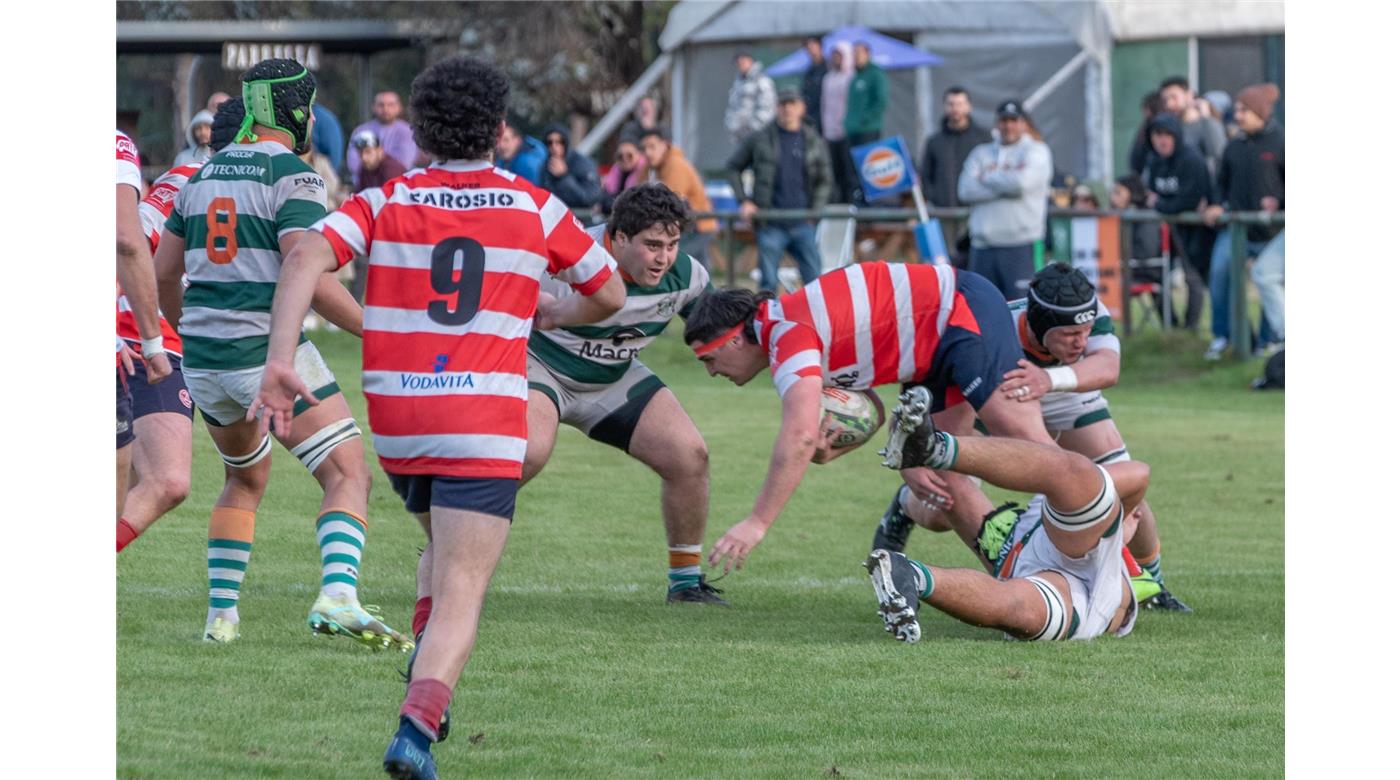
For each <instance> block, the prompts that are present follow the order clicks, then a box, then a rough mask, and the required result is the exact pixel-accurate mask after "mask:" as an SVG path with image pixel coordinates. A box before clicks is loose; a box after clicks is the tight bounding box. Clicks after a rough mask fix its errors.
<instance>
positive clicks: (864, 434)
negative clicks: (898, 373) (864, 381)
mask: <svg viewBox="0 0 1400 780" xmlns="http://www.w3.org/2000/svg"><path fill="white" fill-rule="evenodd" d="M884 421H885V410H884V409H883V408H881V405H880V400H879V398H877V397H875V394H874V393H870V392H868V391H861V390H842V389H841V388H839V387H824V388H822V428H823V429H824V430H827V431H833V430H834V431H836V437H835V439H834V440H833V446H834V447H836V448H837V449H843V448H846V447H858V446H860V445H862V444H864V443H866V442H867V441H870V437H872V436H874V435H875V432H876V431H878V430H879V429H880V425H881V424H882V423H883V422H884Z"/></svg>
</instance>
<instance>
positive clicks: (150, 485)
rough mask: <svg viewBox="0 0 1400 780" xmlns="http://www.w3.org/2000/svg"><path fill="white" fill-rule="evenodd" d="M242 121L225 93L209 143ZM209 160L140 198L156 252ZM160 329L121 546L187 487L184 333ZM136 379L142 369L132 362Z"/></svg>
mask: <svg viewBox="0 0 1400 780" xmlns="http://www.w3.org/2000/svg"><path fill="white" fill-rule="evenodd" d="M242 121H243V101H242V99H235V100H228V101H225V102H224V105H222V106H220V107H219V113H218V115H217V116H215V118H214V125H213V128H212V132H211V134H210V141H209V145H210V147H211V148H212V149H213V150H214V151H215V152H217V151H219V150H221V149H223V148H224V147H225V146H228V145H229V144H230V143H232V142H233V136H234V133H236V132H237V130H238V125H239V123H241V122H242ZM203 164H204V162H203V161H200V162H194V163H189V164H186V165H179V166H176V167H174V168H171V169H170V170H168V171H166V172H165V173H163V174H161V175H160V177H158V178H157V179H156V180H155V181H154V182H152V183H151V187H150V189H149V190H147V192H146V197H144V198H142V199H141V203H140V206H139V209H140V216H141V230H142V232H143V233H144V234H145V236H146V241H147V243H148V244H149V245H150V248H151V255H152V256H153V257H154V256H155V253H156V248H157V247H158V246H159V245H160V236H161V230H162V228H164V227H165V220H166V219H168V218H169V217H170V212H171V210H172V209H173V208H174V206H175V196H176V195H177V194H178V193H179V192H180V189H181V188H182V187H184V186H185V184H186V183H187V182H188V181H189V180H190V176H192V175H193V174H194V173H195V172H197V171H198V170H199V169H200V167H201V166H202V165H203ZM118 292H119V297H118V298H117V336H119V337H121V338H122V339H124V340H125V341H126V344H127V346H128V347H130V348H131V349H132V350H134V351H136V352H137V353H138V354H139V353H140V349H141V343H140V340H141V336H140V333H139V332H138V330H137V328H136V318H135V316H134V315H133V314H132V312H131V304H130V302H129V300H128V299H127V297H126V296H125V295H120V290H119V291H118ZM160 333H161V338H162V339H163V340H164V346H165V351H166V354H167V356H168V357H169V359H170V367H171V375H170V377H169V378H168V379H167V380H166V381H164V382H161V383H160V384H158V385H147V384H144V383H143V382H140V381H138V382H136V383H134V384H132V385H131V403H132V415H133V417H134V420H133V423H132V425H133V430H134V431H135V433H136V448H135V449H134V450H133V451H132V456H131V466H132V468H133V469H134V470H135V472H136V485H135V486H134V487H132V488H131V490H130V491H129V492H128V494H127V496H126V511H125V512H124V513H123V516H122V517H121V518H120V519H119V520H118V521H117V552H121V551H122V550H123V549H125V548H126V546H127V545H129V544H131V543H132V542H134V541H135V540H136V538H137V537H139V536H140V535H141V534H143V533H145V531H146V529H148V528H150V527H151V525H152V524H154V523H155V521H156V520H157V519H159V518H160V517H161V516H162V515H164V514H165V513H166V512H169V511H170V510H172V509H174V508H175V507H177V506H179V505H180V503H181V502H182V501H184V500H185V497H186V496H188V495H189V491H190V464H191V447H190V442H191V438H192V434H193V421H194V401H193V400H192V399H191V398H190V393H189V390H188V389H187V388H186V387H185V377H184V372H183V371H182V370H181V366H180V359H181V351H182V349H183V348H182V347H181V345H180V335H179V334H178V333H176V332H175V328H173V327H171V325H170V323H169V322H167V321H166V319H165V316H164V315H161V317H160ZM135 369H136V371H137V379H140V378H141V376H140V375H141V373H142V371H143V369H142V367H141V366H140V365H137V366H135Z"/></svg>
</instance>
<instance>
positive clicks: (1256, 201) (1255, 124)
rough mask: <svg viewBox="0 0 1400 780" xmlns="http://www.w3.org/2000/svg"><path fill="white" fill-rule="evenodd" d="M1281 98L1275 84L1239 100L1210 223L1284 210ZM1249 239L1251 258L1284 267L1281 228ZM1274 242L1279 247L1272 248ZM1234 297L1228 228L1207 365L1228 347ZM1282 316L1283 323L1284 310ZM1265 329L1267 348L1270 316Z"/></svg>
mask: <svg viewBox="0 0 1400 780" xmlns="http://www.w3.org/2000/svg"><path fill="white" fill-rule="evenodd" d="M1278 97H1279V91H1278V87H1276V86H1274V85H1273V84H1254V85H1252V86H1248V87H1245V88H1244V89H1242V90H1240V92H1239V94H1238V95H1236V96H1235V122H1236V123H1238V124H1239V126H1240V135H1239V137H1237V138H1234V139H1231V141H1230V143H1229V144H1227V145H1226V147H1225V154H1224V156H1223V157H1222V158H1221V161H1220V174H1219V175H1218V176H1217V184H1216V187H1215V190H1214V192H1213V194H1214V195H1215V196H1216V198H1215V199H1214V200H1212V201H1211V205H1210V207H1209V208H1207V209H1206V213H1205V218H1206V223H1207V224H1210V225H1214V224H1215V223H1216V221H1217V220H1219V219H1220V216H1221V215H1222V214H1223V213H1225V212H1226V211H1265V212H1274V211H1281V210H1283V129H1282V128H1281V127H1279V126H1278V123H1277V122H1274V121H1272V120H1273V113H1274V104H1275V103H1277V102H1278ZM1245 238H1246V244H1247V251H1248V252H1249V254H1251V255H1256V256H1259V257H1264V258H1266V259H1267V260H1268V261H1269V264H1270V265H1271V266H1272V265H1273V264H1275V263H1278V264H1280V268H1281V263H1282V262H1283V258H1282V255H1283V233H1282V230H1281V229H1280V228H1278V227H1274V226H1269V225H1251V226H1250V227H1249V228H1248V232H1247V233H1246V236H1245ZM1275 242H1276V245H1275V246H1270V244H1274V243H1275ZM1271 253H1272V254H1271ZM1278 277H1279V279H1278V284H1282V279H1281V277H1282V273H1281V272H1280V273H1279V274H1278ZM1230 293H1231V290H1230V231H1229V229H1223V230H1221V231H1219V233H1217V234H1216V237H1215V248H1214V251H1213V252H1212V253H1211V257H1210V318H1211V323H1210V329H1211V333H1212V335H1213V336H1214V338H1213V339H1211V342H1210V348H1209V349H1207V350H1206V355H1205V357H1206V359H1207V360H1219V359H1220V356H1221V354H1223V353H1224V352H1225V348H1226V347H1227V346H1229V342H1230ZM1269 294H1270V295H1272V294H1273V293H1272V291H1270V293H1269ZM1277 308H1279V309H1281V308H1282V307H1281V306H1278V307H1277ZM1266 311H1267V309H1266ZM1279 315H1280V316H1279V320H1280V323H1281V322H1282V316H1281V315H1282V312H1281V311H1280V312H1279ZM1264 324H1265V326H1266V327H1265V328H1264V330H1265V332H1264V333H1263V334H1261V336H1262V338H1261V341H1262V342H1263V343H1265V344H1267V343H1268V342H1270V341H1271V340H1272V338H1271V337H1272V336H1274V335H1275V334H1272V333H1270V332H1269V331H1270V330H1271V328H1272V322H1271V321H1270V319H1269V318H1268V317H1267V316H1266V317H1265V319H1264Z"/></svg>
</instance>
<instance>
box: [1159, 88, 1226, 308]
mask: <svg viewBox="0 0 1400 780" xmlns="http://www.w3.org/2000/svg"><path fill="white" fill-rule="evenodd" d="M1147 135H1148V139H1149V141H1150V143H1151V144H1152V152H1151V153H1150V154H1148V156H1147V167H1146V170H1144V171H1143V174H1142V175H1143V182H1144V183H1145V184H1146V185H1147V207H1148V208H1152V209H1156V210H1157V212H1158V213H1159V214H1185V213H1189V212H1194V211H1197V210H1199V209H1201V208H1203V207H1204V206H1205V205H1206V204H1207V203H1208V202H1209V200H1210V190H1211V182H1210V172H1209V171H1208V170H1207V169H1206V162H1205V160H1203V159H1201V155H1200V154H1199V153H1197V152H1196V150H1195V149H1194V148H1192V147H1191V146H1189V145H1187V144H1186V143H1185V141H1184V140H1183V137H1182V129H1181V120H1179V119H1177V117H1176V115H1175V114H1173V113H1171V112H1167V111H1163V112H1162V113H1160V114H1158V115H1157V116H1156V117H1153V119H1152V122H1151V123H1150V124H1149V125H1148V131H1147ZM1169 235H1170V236H1171V243H1172V245H1173V246H1174V247H1175V248H1176V249H1177V254H1178V255H1179V256H1181V257H1182V258H1183V259H1184V260H1185V261H1186V262H1184V263H1182V270H1183V271H1184V272H1185V274H1186V322H1185V326H1186V329H1187V330H1195V329H1196V326H1197V325H1199V324H1200V322H1201V302H1202V299H1203V297H1204V295H1205V285H1204V283H1203V282H1202V275H1201V272H1202V270H1204V269H1203V268H1202V260H1203V259H1204V260H1205V262H1209V251H1210V250H1209V247H1210V239H1211V230H1210V228H1206V227H1202V226H1200V225H1173V226H1172V229H1171V230H1170V232H1169Z"/></svg>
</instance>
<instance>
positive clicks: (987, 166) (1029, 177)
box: [958, 100, 1054, 301]
mask: <svg viewBox="0 0 1400 780" xmlns="http://www.w3.org/2000/svg"><path fill="white" fill-rule="evenodd" d="M1027 119H1028V117H1027V116H1026V112H1025V110H1024V109H1023V108H1022V107H1021V104H1020V103H1018V102H1017V101H1015V100H1007V101H1004V102H1002V103H1001V105H999V106H997V139H996V140H994V141H991V142H988V143H985V144H982V145H980V146H978V147H976V148H974V149H973V150H972V154H970V155H968V157H967V162H966V163H964V164H963V169H962V173H961V175H959V177H958V198H959V199H960V200H962V201H963V202H964V203H967V204H969V205H970V206H971V210H972V213H971V215H970V216H969V217H968V229H969V230H970V231H971V233H972V256H971V258H970V260H969V264H968V269H969V270H971V271H973V272H974V273H977V274H980V275H981V276H985V277H986V278H987V279H989V280H991V282H992V284H995V285H996V286H997V288H998V289H1000V290H1001V292H1002V295H1004V296H1006V299H1007V300H1008V301H1011V300H1015V299H1017V298H1024V297H1026V290H1027V289H1028V288H1029V285H1030V279H1031V277H1032V276H1034V275H1035V271H1036V263H1037V259H1038V258H1039V257H1043V254H1044V246H1045V245H1044V241H1045V215H1046V211H1047V209H1046V206H1047V199H1048V197H1049V194H1050V176H1051V174H1052V172H1053V170H1054V169H1053V163H1052V159H1051V156H1050V147H1048V146H1046V145H1045V144H1044V143H1043V142H1042V141H1038V140H1036V139H1035V138H1034V137H1033V136H1032V135H1031V134H1030V132H1029V130H1028V127H1029V124H1028V121H1027Z"/></svg>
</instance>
